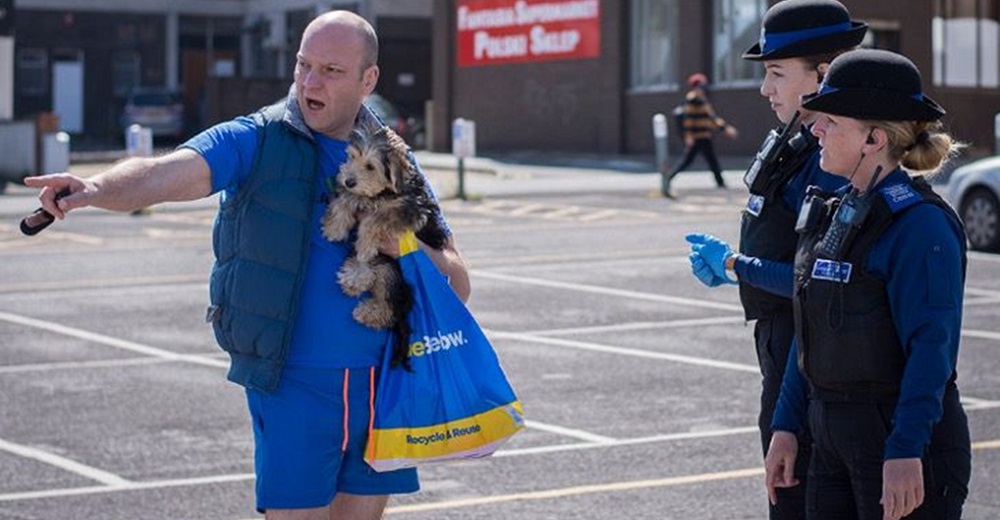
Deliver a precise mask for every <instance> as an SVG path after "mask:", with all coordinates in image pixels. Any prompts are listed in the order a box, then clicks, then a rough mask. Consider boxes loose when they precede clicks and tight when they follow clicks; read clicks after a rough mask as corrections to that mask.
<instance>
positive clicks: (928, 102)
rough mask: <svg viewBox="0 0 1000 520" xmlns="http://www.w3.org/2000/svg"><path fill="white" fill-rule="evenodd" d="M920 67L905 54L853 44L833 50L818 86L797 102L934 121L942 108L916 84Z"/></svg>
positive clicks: (852, 113) (874, 116) (858, 115)
mask: <svg viewBox="0 0 1000 520" xmlns="http://www.w3.org/2000/svg"><path fill="white" fill-rule="evenodd" d="M920 83H921V80H920V71H919V70H917V67H916V65H914V64H913V62H912V61H910V60H909V59H908V58H906V57H905V56H902V55H900V54H896V53H894V52H889V51H884V50H877V49H858V50H853V51H849V52H845V53H844V54H841V55H840V56H837V57H836V58H835V59H834V60H833V62H832V63H830V69H829V70H828V71H827V73H826V77H825V78H824V79H823V83H822V84H821V85H820V88H819V92H816V93H814V94H809V95H806V96H802V108H804V109H806V110H812V111H814V112H823V113H825V114H834V115H840V116H845V117H851V118H854V119H867V120H871V121H935V120H937V119H940V118H941V116H943V115H944V113H945V112H944V109H943V108H941V106H940V105H938V104H937V103H935V102H934V101H933V100H932V99H931V98H929V97H927V96H925V95H924V94H923V92H922V91H921V90H920Z"/></svg>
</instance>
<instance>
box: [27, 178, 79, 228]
mask: <svg viewBox="0 0 1000 520" xmlns="http://www.w3.org/2000/svg"><path fill="white" fill-rule="evenodd" d="M70 193H73V192H72V191H70V189H69V188H63V190H62V191H60V192H59V193H57V194H56V200H59V199H61V198H63V197H65V196H67V195H69V194H70ZM55 220H56V218H55V217H53V216H52V214H51V213H49V212H48V211H45V210H44V209H42V208H38V209H36V210H35V211H34V213H32V214H31V215H28V216H27V217H24V218H23V219H21V233H24V234H25V235H28V236H29V237H30V236H33V235H37V234H38V233H40V232H41V231H42V230H43V229H45V228H47V227H49V224H51V223H53V222H55Z"/></svg>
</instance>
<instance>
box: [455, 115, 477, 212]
mask: <svg viewBox="0 0 1000 520" xmlns="http://www.w3.org/2000/svg"><path fill="white" fill-rule="evenodd" d="M451 153H453V154H454V155H455V157H457V158H458V198H460V199H462V200H465V158H466V157H475V155H476V123H475V122H474V121H469V120H467V119H462V118H461V117H459V118H456V119H455V120H454V121H453V122H452V123H451Z"/></svg>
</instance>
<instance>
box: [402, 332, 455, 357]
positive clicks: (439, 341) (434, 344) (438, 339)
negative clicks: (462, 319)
mask: <svg viewBox="0 0 1000 520" xmlns="http://www.w3.org/2000/svg"><path fill="white" fill-rule="evenodd" d="M465 343H466V341H465V338H464V337H463V336H462V331H460V330H456V331H454V332H447V333H444V334H442V333H441V332H440V331H438V333H437V336H424V338H423V340H418V341H414V342H413V343H410V355H411V356H423V355H425V354H433V353H435V352H437V351H439V350H448V349H450V348H452V347H461V346H462V345H465Z"/></svg>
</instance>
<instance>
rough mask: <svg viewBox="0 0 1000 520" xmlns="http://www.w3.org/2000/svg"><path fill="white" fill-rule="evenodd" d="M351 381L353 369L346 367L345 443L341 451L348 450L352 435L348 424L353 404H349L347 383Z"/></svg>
mask: <svg viewBox="0 0 1000 520" xmlns="http://www.w3.org/2000/svg"><path fill="white" fill-rule="evenodd" d="M350 381H351V369H349V368H345V369H344V444H343V446H341V447H340V451H347V441H348V439H349V438H350V435H351V434H350V429H349V428H348V426H349V425H350V420H349V419H350V417H351V405H349V404H347V396H348V392H347V388H348V386H347V385H348V384H349V383H350Z"/></svg>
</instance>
